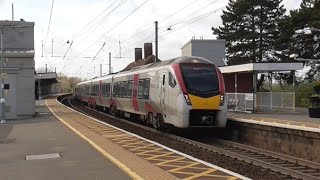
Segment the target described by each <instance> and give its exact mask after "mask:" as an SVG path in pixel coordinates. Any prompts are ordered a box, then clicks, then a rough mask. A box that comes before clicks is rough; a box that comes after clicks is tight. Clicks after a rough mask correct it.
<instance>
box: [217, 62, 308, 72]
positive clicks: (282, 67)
mask: <svg viewBox="0 0 320 180" xmlns="http://www.w3.org/2000/svg"><path fill="white" fill-rule="evenodd" d="M302 69H303V63H249V64H240V65H232V66H224V67H220V70H221V72H222V73H236V72H250V71H258V72H274V71H296V70H302Z"/></svg>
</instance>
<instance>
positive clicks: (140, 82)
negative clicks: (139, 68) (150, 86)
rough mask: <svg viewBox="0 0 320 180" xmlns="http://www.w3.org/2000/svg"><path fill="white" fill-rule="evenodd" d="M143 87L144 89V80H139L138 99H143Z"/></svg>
mask: <svg viewBox="0 0 320 180" xmlns="http://www.w3.org/2000/svg"><path fill="white" fill-rule="evenodd" d="M143 87H144V80H143V79H141V80H139V87H138V99H142V98H143Z"/></svg>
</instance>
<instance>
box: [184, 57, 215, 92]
mask: <svg viewBox="0 0 320 180" xmlns="http://www.w3.org/2000/svg"><path fill="white" fill-rule="evenodd" d="M181 72H182V76H183V79H184V83H185V86H186V88H187V91H188V93H190V94H194V95H198V96H201V97H209V96H212V95H217V94H219V80H218V75H217V72H216V69H215V66H214V65H211V64H191V63H190V64H181Z"/></svg>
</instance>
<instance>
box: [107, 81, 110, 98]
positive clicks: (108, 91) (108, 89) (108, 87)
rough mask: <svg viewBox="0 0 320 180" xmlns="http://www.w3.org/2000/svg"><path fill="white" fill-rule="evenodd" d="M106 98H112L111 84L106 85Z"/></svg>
mask: <svg viewBox="0 0 320 180" xmlns="http://www.w3.org/2000/svg"><path fill="white" fill-rule="evenodd" d="M106 96H107V97H110V83H107V84H106Z"/></svg>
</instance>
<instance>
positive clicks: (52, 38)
mask: <svg viewBox="0 0 320 180" xmlns="http://www.w3.org/2000/svg"><path fill="white" fill-rule="evenodd" d="M51 51H52V55H51V57H53V37H52V41H51Z"/></svg>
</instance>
